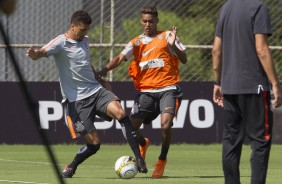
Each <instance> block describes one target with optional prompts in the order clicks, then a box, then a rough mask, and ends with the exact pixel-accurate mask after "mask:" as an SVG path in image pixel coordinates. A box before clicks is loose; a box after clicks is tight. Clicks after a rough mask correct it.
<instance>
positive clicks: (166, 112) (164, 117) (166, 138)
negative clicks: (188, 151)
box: [152, 88, 182, 178]
mask: <svg viewBox="0 0 282 184" xmlns="http://www.w3.org/2000/svg"><path fill="white" fill-rule="evenodd" d="M158 96H159V99H160V107H159V108H160V110H161V129H162V148H161V153H160V155H159V158H158V161H157V163H156V166H155V170H154V172H153V174H152V177H153V178H160V177H162V176H163V173H164V169H165V165H166V162H167V154H168V151H169V147H170V143H171V127H172V125H173V118H174V117H175V116H176V115H177V111H178V109H179V106H180V104H181V100H182V91H181V89H180V88H177V90H169V91H165V92H162V93H159V94H158Z"/></svg>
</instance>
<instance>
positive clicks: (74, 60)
mask: <svg viewBox="0 0 282 184" xmlns="http://www.w3.org/2000/svg"><path fill="white" fill-rule="evenodd" d="M91 22H92V19H91V17H90V16H89V14H88V13H87V12H85V11H83V10H78V11H76V12H74V13H73V15H72V17H71V21H70V27H69V30H68V31H67V32H66V33H65V34H61V35H59V36H58V37H56V38H55V39H53V40H51V41H50V42H49V43H48V44H47V45H45V46H44V47H42V48H41V49H39V50H37V49H34V48H33V47H31V48H29V49H28V50H27V52H26V55H27V56H29V57H30V58H31V59H33V60H37V59H39V58H42V57H49V56H53V57H54V59H55V63H56V66H57V69H58V72H59V76H60V86H61V92H62V96H63V100H64V101H66V112H67V114H66V115H67V116H66V120H67V125H68V128H69V130H70V133H71V136H72V138H77V137H79V136H83V137H84V139H85V142H86V144H85V145H84V146H82V147H81V148H80V149H79V150H78V152H77V154H76V156H75V157H74V159H73V161H72V162H71V163H70V164H69V165H67V166H66V168H65V169H64V171H63V173H62V177H64V178H71V177H72V176H73V175H74V173H75V171H76V169H77V167H78V165H79V164H81V163H82V162H83V161H84V160H86V159H87V158H88V157H90V156H91V155H94V154H95V153H96V152H97V151H98V150H99V149H100V144H101V143H100V139H99V135H98V133H97V131H96V128H95V126H94V124H93V122H94V121H95V116H96V115H98V116H100V117H101V118H103V119H105V120H108V121H111V120H112V119H113V118H114V119H117V120H118V121H119V123H120V124H121V126H122V128H123V133H124V136H125V138H126V139H127V141H128V143H129V145H130V147H131V148H132V150H133V152H134V154H135V157H136V160H137V164H138V169H139V172H142V173H147V171H148V170H147V167H146V164H145V162H144V159H143V158H142V157H141V154H140V151H139V147H138V146H139V145H138V142H137V139H136V130H135V129H134V128H133V126H132V125H131V123H130V120H129V118H128V116H127V115H126V113H125V111H124V109H123V108H122V107H121V104H120V100H119V98H118V97H117V96H116V95H115V94H113V93H112V92H111V91H110V90H107V89H105V88H104V87H103V86H102V85H101V84H100V83H99V82H98V81H97V80H96V78H95V70H94V69H93V67H92V65H91V63H90V55H89V40H88V37H87V36H86V34H87V31H88V29H89V27H90V24H91Z"/></svg>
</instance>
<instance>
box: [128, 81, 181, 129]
mask: <svg viewBox="0 0 282 184" xmlns="http://www.w3.org/2000/svg"><path fill="white" fill-rule="evenodd" d="M182 96H183V93H182V90H181V88H180V87H178V86H177V89H173V90H167V91H161V92H155V93H150V92H140V93H139V94H138V95H137V96H136V98H135V100H134V105H133V108H132V110H131V114H130V116H131V117H132V118H134V119H142V120H144V121H143V123H145V124H148V123H151V121H153V120H154V119H156V118H157V117H158V115H159V114H161V113H170V114H173V115H176V114H177V111H178V109H179V107H180V104H181V100H182Z"/></svg>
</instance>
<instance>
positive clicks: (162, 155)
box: [159, 145, 169, 160]
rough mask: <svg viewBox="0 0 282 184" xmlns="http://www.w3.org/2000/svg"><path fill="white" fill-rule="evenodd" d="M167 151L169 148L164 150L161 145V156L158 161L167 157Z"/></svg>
mask: <svg viewBox="0 0 282 184" xmlns="http://www.w3.org/2000/svg"><path fill="white" fill-rule="evenodd" d="M168 149H169V148H166V147H164V146H163V145H162V150H161V154H160V156H159V159H160V160H166V156H167V153H168Z"/></svg>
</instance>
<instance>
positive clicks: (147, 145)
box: [139, 138, 150, 160]
mask: <svg viewBox="0 0 282 184" xmlns="http://www.w3.org/2000/svg"><path fill="white" fill-rule="evenodd" d="M145 141H146V144H145V146H140V145H139V150H140V153H141V156H142V158H143V159H144V160H145V157H146V151H147V149H148V147H149V145H150V140H149V139H148V138H145Z"/></svg>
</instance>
